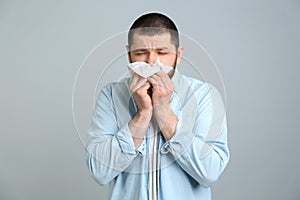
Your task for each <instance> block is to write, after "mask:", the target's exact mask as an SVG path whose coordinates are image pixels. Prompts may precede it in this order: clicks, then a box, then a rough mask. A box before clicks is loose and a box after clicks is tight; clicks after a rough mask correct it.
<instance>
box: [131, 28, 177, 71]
mask: <svg viewBox="0 0 300 200" xmlns="http://www.w3.org/2000/svg"><path fill="white" fill-rule="evenodd" d="M127 51H128V58H129V62H137V61H142V62H146V63H148V64H151V65H152V64H153V63H154V62H155V60H156V59H157V58H159V60H160V62H161V63H162V64H164V65H165V66H171V67H174V68H175V67H176V66H175V65H176V63H177V64H179V63H180V60H181V54H182V47H179V48H178V49H176V47H175V46H174V44H172V43H171V36H170V33H162V34H157V35H154V36H148V35H140V34H138V33H134V35H133V42H132V45H131V46H130V47H128V46H127Z"/></svg>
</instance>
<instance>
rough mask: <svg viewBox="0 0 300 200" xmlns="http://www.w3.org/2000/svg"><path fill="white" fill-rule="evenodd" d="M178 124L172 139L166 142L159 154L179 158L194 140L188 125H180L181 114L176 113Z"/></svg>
mask: <svg viewBox="0 0 300 200" xmlns="http://www.w3.org/2000/svg"><path fill="white" fill-rule="evenodd" d="M177 118H178V122H177V125H176V129H175V133H174V135H173V137H172V138H171V139H170V140H168V141H166V142H165V143H164V144H163V145H162V147H161V149H160V152H161V154H167V153H169V152H170V153H171V154H172V155H173V156H174V157H175V158H178V157H180V156H181V155H182V154H183V153H184V152H185V151H186V150H187V148H188V147H189V146H190V145H191V144H192V142H193V140H194V137H195V136H194V133H193V132H192V127H190V125H189V124H186V125H185V124H184V123H182V112H178V115H177Z"/></svg>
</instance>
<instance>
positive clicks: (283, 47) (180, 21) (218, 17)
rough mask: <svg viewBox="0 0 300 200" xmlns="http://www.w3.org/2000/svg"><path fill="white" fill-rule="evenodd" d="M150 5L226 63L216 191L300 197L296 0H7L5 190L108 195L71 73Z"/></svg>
mask: <svg viewBox="0 0 300 200" xmlns="http://www.w3.org/2000/svg"><path fill="white" fill-rule="evenodd" d="M196 2H197V3H196ZM146 11H161V12H164V13H167V14H168V15H169V16H171V17H172V18H173V19H174V20H175V22H176V23H177V25H178V27H179V29H180V30H181V31H182V32H183V33H185V34H187V35H189V36H191V37H192V38H194V39H195V40H197V41H198V42H200V43H201V44H202V45H203V46H204V47H205V48H206V49H207V50H208V52H209V53H210V55H211V56H212V57H213V59H214V61H215V62H216V64H217V65H218V67H219V69H220V72H221V74H222V77H223V80H224V83H225V87H226V94H227V114H228V124H229V145H230V149H231V160H230V163H229V165H228V167H227V168H226V170H225V172H224V174H223V175H222V176H221V178H220V180H219V182H218V183H217V184H216V186H215V187H213V197H214V198H213V199H215V200H224V199H225V200H232V199H233V200H235V199H237V200H239V199H243V200H248V199H249V200H253V199H256V200H265V199H286V200H297V199H300V190H299V187H300V159H299V157H300V156H299V155H298V153H299V152H300V145H299V144H298V140H299V139H300V136H299V135H300V131H299V119H300V110H299V105H298V104H299V102H300V92H299V88H298V86H299V81H298V80H299V79H298V76H299V73H300V69H299V67H300V66H299V64H300V61H299V58H300V38H299V35H300V2H299V1H296V0H285V1H284V0H282V1H279V0H275V1H271V0H266V1H260V0H255V1H247V2H246V1H238V0H236V1H233V0H231V1H222V2H221V1H214V0H213V1H194V2H190V3H188V2H187V1H183V2H182V1H181V2H180V3H176V2H174V1H136V0H134V1H133V0H132V1H107V2H104V1H83V0H82V1H71V0H70V1H33V0H28V1H21V0H20V1H14V0H0V58H1V59H0V66H1V73H0V77H1V79H0V91H1V100H0V101H1V102H0V109H1V110H0V113H1V114H0V123H1V127H0V134H1V135H0V199H1V200H2V199H3V200H7V199H9V200H18V199H30V200H35V199H45V200H48V199H49V200H50V199H64V200H66V199H72V200H76V199H86V200H88V199H105V195H106V187H101V186H98V185H97V184H96V183H95V182H94V181H93V180H92V178H91V177H90V175H89V173H88V170H87V167H86V164H85V160H84V148H83V146H82V144H81V142H80V140H79V137H78V136H77V133H76V131H75V128H74V123H73V119H72V106H71V97H72V85H73V81H74V79H75V75H76V72H77V70H78V67H79V65H80V64H81V62H82V61H83V59H84V58H85V57H86V56H87V54H88V53H89V51H90V50H91V49H92V48H93V47H94V46H95V45H96V44H98V43H99V42H101V41H103V40H105V39H106V38H108V37H109V36H111V35H113V34H116V33H119V32H121V31H124V30H127V29H128V28H129V26H130V25H131V23H132V21H133V20H134V19H135V18H136V17H137V16H139V15H140V14H142V13H144V12H146ZM174 188H176V186H174ZM174 192H176V189H174Z"/></svg>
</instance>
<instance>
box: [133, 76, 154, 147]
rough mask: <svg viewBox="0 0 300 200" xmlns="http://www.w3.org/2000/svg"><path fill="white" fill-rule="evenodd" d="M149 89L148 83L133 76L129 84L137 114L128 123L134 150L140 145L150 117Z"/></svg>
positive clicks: (141, 78)
mask: <svg viewBox="0 0 300 200" xmlns="http://www.w3.org/2000/svg"><path fill="white" fill-rule="evenodd" d="M150 87H151V85H150V83H149V81H148V80H147V79H146V78H143V77H141V76H138V75H137V74H134V75H133V77H132V79H131V82H130V84H129V89H130V92H131V94H132V96H133V98H134V100H135V102H136V104H137V107H138V111H137V113H136V114H135V116H134V117H133V118H132V119H131V120H130V122H129V123H128V126H129V129H130V131H131V134H132V139H133V142H134V145H135V147H136V148H138V147H139V146H140V145H141V143H142V141H143V138H144V136H145V134H146V131H147V128H148V125H149V123H150V120H151V117H152V101H151V97H150V96H149V94H148V89H149V88H150Z"/></svg>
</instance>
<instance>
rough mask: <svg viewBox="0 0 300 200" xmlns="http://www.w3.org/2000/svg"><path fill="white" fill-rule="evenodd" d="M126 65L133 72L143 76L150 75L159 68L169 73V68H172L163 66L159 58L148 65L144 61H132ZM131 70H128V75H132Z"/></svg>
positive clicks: (171, 68)
mask: <svg viewBox="0 0 300 200" xmlns="http://www.w3.org/2000/svg"><path fill="white" fill-rule="evenodd" d="M127 66H128V68H129V69H131V70H132V71H133V72H135V73H137V74H138V75H140V76H142V77H144V78H148V77H149V76H152V75H153V74H155V73H157V72H159V71H160V69H162V70H163V71H164V72H165V73H169V72H170V71H171V70H173V67H170V66H164V65H163V64H162V63H161V62H160V61H159V58H157V59H156V61H155V62H154V63H153V65H150V64H148V63H145V62H133V63H129V64H128V65H127ZM131 70H129V72H130V76H131V77H132V75H133V73H132V71H131Z"/></svg>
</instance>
